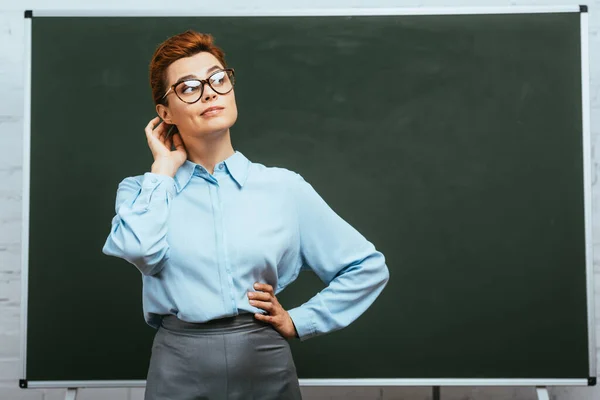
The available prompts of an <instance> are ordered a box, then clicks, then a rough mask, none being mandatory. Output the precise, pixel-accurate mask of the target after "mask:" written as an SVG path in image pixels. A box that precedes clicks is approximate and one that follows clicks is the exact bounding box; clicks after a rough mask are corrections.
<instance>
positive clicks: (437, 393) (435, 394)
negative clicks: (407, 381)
mask: <svg viewBox="0 0 600 400" xmlns="http://www.w3.org/2000/svg"><path fill="white" fill-rule="evenodd" d="M432 397H433V400H440V387H439V386H434V387H433V396H432Z"/></svg>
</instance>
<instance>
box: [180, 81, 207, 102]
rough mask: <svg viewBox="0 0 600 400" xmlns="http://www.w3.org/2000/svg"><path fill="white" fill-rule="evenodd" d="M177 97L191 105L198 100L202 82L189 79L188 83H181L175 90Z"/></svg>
mask: <svg viewBox="0 0 600 400" xmlns="http://www.w3.org/2000/svg"><path fill="white" fill-rule="evenodd" d="M175 90H176V91H177V96H178V97H179V98H180V99H181V100H183V101H185V102H188V103H193V102H194V101H196V100H198V99H199V98H200V92H201V91H202V82H200V81H199V80H197V79H190V80H189V81H183V82H181V83H180V84H179V85H177V87H176V88H175Z"/></svg>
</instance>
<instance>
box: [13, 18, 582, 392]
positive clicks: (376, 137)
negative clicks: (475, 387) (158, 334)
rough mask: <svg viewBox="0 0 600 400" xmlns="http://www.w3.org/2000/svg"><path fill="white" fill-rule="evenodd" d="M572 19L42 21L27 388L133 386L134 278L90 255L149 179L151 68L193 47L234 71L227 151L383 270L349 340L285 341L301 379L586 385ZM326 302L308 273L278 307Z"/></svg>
mask: <svg viewBox="0 0 600 400" xmlns="http://www.w3.org/2000/svg"><path fill="white" fill-rule="evenodd" d="M580 16H581V15H580V13H578V12H573V13H539V14H480V15H418V16H416V15H402V16H390V15H388V16H277V17H276V16H270V17H240V16H238V17H193V18H192V17H85V18H80V17H36V16H35V12H34V15H33V18H32V31H31V39H32V48H31V68H32V69H31V93H29V94H28V95H30V99H31V151H30V159H29V161H30V187H29V195H30V197H29V201H30V209H29V213H30V215H29V216H30V219H29V224H28V226H27V228H26V229H28V233H29V247H28V255H29V256H28V287H27V294H26V295H27V301H28V303H27V304H28V308H27V313H26V316H24V317H26V318H27V332H26V335H27V358H26V362H27V364H26V377H25V378H26V379H27V380H28V381H67V380H68V381H80V380H85V381H104V380H117V381H118V380H140V379H142V380H143V379H145V376H146V372H147V367H148V361H149V357H150V348H151V341H152V338H153V335H154V332H155V331H154V330H153V329H152V328H150V327H149V326H147V325H146V324H145V322H144V320H143V316H142V304H141V283H142V282H141V275H140V273H139V272H138V271H137V269H136V268H134V267H133V266H132V265H130V264H128V263H127V262H125V261H123V260H120V259H117V258H113V257H108V256H105V255H103V254H102V253H101V248H102V245H103V244H104V240H105V239H106V236H107V235H108V233H109V230H110V221H111V218H112V217H113V215H114V201H115V193H116V189H117V184H118V183H119V182H120V181H121V180H122V179H123V178H125V177H126V176H132V175H139V174H143V173H144V172H146V171H148V170H149V168H150V164H151V162H152V159H151V154H150V152H149V150H148V149H147V145H146V139H145V135H144V130H143V128H144V126H145V125H146V123H147V121H148V120H150V119H151V118H152V117H153V116H154V106H153V103H152V99H151V94H150V87H149V83H148V65H149V61H150V58H151V56H152V53H153V51H154V49H155V48H156V46H157V45H158V44H159V43H160V42H162V41H163V40H165V39H166V38H167V37H169V36H171V35H174V34H177V33H180V32H182V31H184V30H186V29H195V30H198V31H200V32H208V33H212V34H213V35H214V36H215V38H216V42H217V44H218V45H220V46H221V47H223V48H224V49H225V52H226V58H227V61H228V64H229V65H230V66H232V67H234V68H235V70H236V77H237V84H236V88H235V90H236V99H237V102H238V109H239V118H238V122H237V123H236V125H235V126H234V127H233V128H232V140H233V145H234V148H235V149H236V150H239V151H241V152H242V153H244V154H245V155H246V156H247V157H248V158H249V159H250V160H252V161H255V162H260V163H263V164H265V165H270V166H281V167H285V168H288V169H291V170H294V171H296V172H299V173H300V174H302V175H303V176H304V177H305V178H306V180H307V181H308V182H310V183H311V184H313V186H314V187H315V189H316V190H317V191H318V192H319V193H320V194H321V196H322V197H323V198H324V199H325V200H326V201H327V202H328V203H329V204H330V205H331V207H332V208H333V209H334V210H336V212H337V213H338V214H340V215H341V216H342V217H343V218H344V219H346V220H347V221H348V222H349V223H351V224H352V225H353V226H355V227H356V228H357V229H358V230H359V231H360V232H361V233H363V234H364V235H365V236H366V237H367V238H368V239H369V240H370V241H371V242H373V243H374V244H375V245H376V247H377V248H378V249H379V250H381V251H382V252H383V253H384V255H385V256H386V259H387V264H388V267H389V269H390V275H391V278H390V281H389V284H388V286H387V288H386V289H385V290H384V292H383V294H382V295H381V296H380V297H379V299H378V300H377V301H376V303H375V304H374V305H373V307H371V308H370V309H369V310H368V311H367V312H366V313H365V314H364V315H363V316H361V317H360V318H359V319H358V320H357V321H356V322H355V323H354V324H352V325H351V326H350V327H348V328H346V329H344V330H342V331H339V332H335V333H332V334H329V335H325V336H322V337H318V338H314V339H311V340H308V341H306V342H300V341H293V343H292V346H293V352H294V359H295V361H296V365H297V368H298V371H299V376H300V378H320V379H330V378H351V379H361V378H431V379H436V378H473V379H497V378H505V379H523V378H540V379H541V378H554V379H563V378H564V379H571V378H582V379H587V378H588V376H589V370H590V365H589V351H590V348H589V344H588V320H587V315H586V313H587V297H586V253H585V249H586V236H585V216H584V186H585V185H584V152H585V151H589V149H586V148H584V140H583V137H584V135H583V132H582V84H581V81H582V72H581V71H582V65H581V40H580V29H581V28H580ZM264 70H270V71H272V73H271V74H270V76H271V77H272V78H273V79H274V80H275V81H274V82H273V83H272V84H271V85H270V89H271V90H266V88H265V87H264V84H263V82H261V81H260V79H258V77H259V76H260V74H261V72H262V71H264ZM317 76H319V77H323V76H325V77H326V79H325V80H323V79H320V80H316V79H315V78H316V77H317ZM317 82H320V83H319V84H317ZM26 161H27V160H26ZM322 287H323V284H322V283H321V282H320V281H319V280H318V279H317V278H316V277H315V275H314V274H312V273H310V272H306V273H303V274H301V276H300V278H299V279H298V280H297V281H296V282H295V283H294V284H292V285H291V286H290V287H289V288H287V289H286V290H285V291H284V292H282V293H281V296H280V299H281V302H282V303H283V305H284V306H285V307H286V308H291V307H293V306H296V305H298V304H301V303H303V302H304V301H306V300H308V299H309V298H310V297H312V295H314V293H316V291H318V290H319V289H320V288H322Z"/></svg>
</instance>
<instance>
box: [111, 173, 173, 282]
mask: <svg viewBox="0 0 600 400" xmlns="http://www.w3.org/2000/svg"><path fill="white" fill-rule="evenodd" d="M175 193H176V192H175V181H174V180H173V178H171V177H170V176H167V175H160V174H154V173H150V172H148V173H146V174H145V175H144V176H143V178H142V179H141V182H140V181H138V179H136V178H126V179H125V180H123V181H122V182H121V183H120V184H119V189H118V190H117V200H116V205H115V210H116V215H115V217H114V218H113V220H112V228H111V231H110V234H109V235H108V238H107V239H106V243H105V244H104V247H103V248H102V252H103V253H104V254H107V255H110V256H115V257H120V258H123V259H125V260H127V261H129V262H130V263H132V264H133V265H135V266H136V267H137V268H138V269H139V270H140V271H141V273H142V274H144V275H155V274H157V273H159V272H160V271H161V270H162V268H163V266H164V263H165V261H166V260H167V259H168V258H169V245H168V243H167V239H166V238H167V219H168V216H169V203H170V202H171V200H172V199H173V197H174V196H175Z"/></svg>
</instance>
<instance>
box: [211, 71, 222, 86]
mask: <svg viewBox="0 0 600 400" xmlns="http://www.w3.org/2000/svg"><path fill="white" fill-rule="evenodd" d="M224 80H225V73H224V72H219V73H218V74H216V75H213V76H212V77H211V78H210V83H211V84H213V85H222V84H223V81H224Z"/></svg>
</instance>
